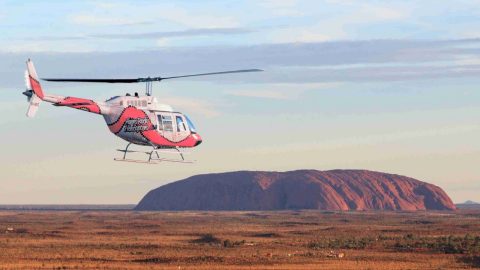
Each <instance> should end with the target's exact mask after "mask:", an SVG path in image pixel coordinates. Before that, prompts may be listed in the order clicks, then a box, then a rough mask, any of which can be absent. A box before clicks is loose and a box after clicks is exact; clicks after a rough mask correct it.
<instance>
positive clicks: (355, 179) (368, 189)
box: [135, 170, 456, 211]
mask: <svg viewBox="0 0 480 270" xmlns="http://www.w3.org/2000/svg"><path fill="white" fill-rule="evenodd" d="M135 209H136V210H165V211H177V210H247V211H248V210H250V211H251V210H288V209H317V210H341V211H348V210H395V211H396V210H403V211H416V210H454V209H456V208H455V205H454V204H453V202H452V200H451V199H450V197H449V196H448V195H447V194H446V193H445V192H444V191H443V190H442V189H441V188H440V187H438V186H435V185H433V184H429V183H426V182H422V181H419V180H416V179H413V178H410V177H406V176H401V175H396V174H388V173H381V172H374V171H366V170H330V171H318V170H296V171H288V172H264V171H237V172H227V173H215V174H202V175H196V176H192V177H189V178H187V179H184V180H180V181H176V182H173V183H170V184H166V185H164V186H161V187H159V188H157V189H154V190H151V191H150V192H149V193H148V194H147V195H145V197H144V198H143V199H142V200H141V201H140V202H139V204H138V205H137V206H136V207H135Z"/></svg>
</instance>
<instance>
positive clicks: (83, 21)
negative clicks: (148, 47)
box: [70, 14, 150, 26]
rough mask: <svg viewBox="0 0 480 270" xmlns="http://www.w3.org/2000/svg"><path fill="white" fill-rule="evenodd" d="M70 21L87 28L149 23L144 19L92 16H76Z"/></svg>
mask: <svg viewBox="0 0 480 270" xmlns="http://www.w3.org/2000/svg"><path fill="white" fill-rule="evenodd" d="M70 21H71V22H73V23H75V24H80V25H89V26H122V25H136V24H148V23H150V21H147V20H145V19H132V18H128V17H124V16H118V17H112V16H110V17H109V16H101V15H93V14H76V15H72V16H71V17H70Z"/></svg>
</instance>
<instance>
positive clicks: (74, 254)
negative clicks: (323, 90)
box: [0, 210, 480, 269]
mask: <svg viewBox="0 0 480 270" xmlns="http://www.w3.org/2000/svg"><path fill="white" fill-rule="evenodd" d="M0 229H1V230H2V231H0V269H474V268H479V267H480V211H479V210H458V211H452V212H325V211H323V212H319V211H281V212H134V211H50V212H49V211H31V212H28V211H3V212H0Z"/></svg>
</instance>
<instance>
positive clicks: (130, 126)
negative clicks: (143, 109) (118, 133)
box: [123, 118, 148, 132]
mask: <svg viewBox="0 0 480 270" xmlns="http://www.w3.org/2000/svg"><path fill="white" fill-rule="evenodd" d="M145 130H148V118H137V119H129V120H127V121H125V125H124V129H123V131H124V132H141V131H145Z"/></svg>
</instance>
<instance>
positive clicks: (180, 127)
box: [175, 115, 187, 132]
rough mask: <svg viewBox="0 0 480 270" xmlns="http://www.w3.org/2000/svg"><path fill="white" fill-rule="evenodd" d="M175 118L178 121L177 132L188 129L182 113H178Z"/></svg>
mask: <svg viewBox="0 0 480 270" xmlns="http://www.w3.org/2000/svg"><path fill="white" fill-rule="evenodd" d="M175 120H176V121H177V132H180V131H187V127H186V126H185V123H184V122H183V118H182V117H181V116H180V115H177V116H176V117H175Z"/></svg>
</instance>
